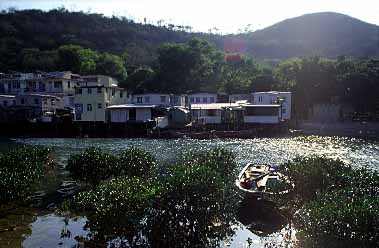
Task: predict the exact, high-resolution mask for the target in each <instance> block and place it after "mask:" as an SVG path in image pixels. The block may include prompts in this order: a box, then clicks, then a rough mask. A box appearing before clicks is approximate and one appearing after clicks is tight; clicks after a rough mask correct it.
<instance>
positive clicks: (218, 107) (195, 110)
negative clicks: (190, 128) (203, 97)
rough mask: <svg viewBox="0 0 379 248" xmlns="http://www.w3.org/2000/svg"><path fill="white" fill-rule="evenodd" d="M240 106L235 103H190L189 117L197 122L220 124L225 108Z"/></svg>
mask: <svg viewBox="0 0 379 248" xmlns="http://www.w3.org/2000/svg"><path fill="white" fill-rule="evenodd" d="M236 107H240V105H239V104H237V103H207V104H191V109H190V110H191V119H192V121H194V122H196V123H198V124H205V125H206V124H221V123H222V112H223V111H224V110H225V109H226V108H236Z"/></svg>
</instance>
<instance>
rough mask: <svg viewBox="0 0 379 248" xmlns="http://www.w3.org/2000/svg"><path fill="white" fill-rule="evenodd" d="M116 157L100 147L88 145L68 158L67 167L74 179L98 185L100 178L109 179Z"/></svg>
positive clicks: (114, 166)
mask: <svg viewBox="0 0 379 248" xmlns="http://www.w3.org/2000/svg"><path fill="white" fill-rule="evenodd" d="M117 163H118V159H117V157H116V156H114V155H111V154H109V153H107V152H103V151H102V150H101V149H100V148H97V147H90V148H87V149H86V150H85V151H84V152H83V153H80V154H75V155H73V156H71V157H70V158H69V160H68V164H67V167H66V168H67V169H68V171H69V172H70V175H71V177H72V178H73V179H74V180H78V181H82V182H86V183H89V184H90V186H92V187H93V186H96V185H98V184H99V183H100V182H101V181H102V180H105V179H109V178H110V177H111V176H112V174H113V172H114V170H115V168H117Z"/></svg>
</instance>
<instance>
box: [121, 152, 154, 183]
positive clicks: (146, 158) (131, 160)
mask: <svg viewBox="0 0 379 248" xmlns="http://www.w3.org/2000/svg"><path fill="white" fill-rule="evenodd" d="M156 165H157V162H156V160H155V158H154V157H153V156H152V155H151V154H150V153H149V152H147V151H145V150H142V149H140V148H137V147H131V148H128V149H127V150H125V151H123V152H122V153H121V154H120V155H119V160H118V165H117V170H116V171H115V172H114V175H115V176H119V175H123V176H136V177H143V178H150V177H151V176H153V175H154V174H156V171H155V170H156Z"/></svg>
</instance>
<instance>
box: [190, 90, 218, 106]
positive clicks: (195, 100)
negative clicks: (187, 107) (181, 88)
mask: <svg viewBox="0 0 379 248" xmlns="http://www.w3.org/2000/svg"><path fill="white" fill-rule="evenodd" d="M216 102H217V93H210V92H195V93H192V94H188V103H189V104H201V103H216Z"/></svg>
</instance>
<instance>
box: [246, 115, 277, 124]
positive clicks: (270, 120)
mask: <svg viewBox="0 0 379 248" xmlns="http://www.w3.org/2000/svg"><path fill="white" fill-rule="evenodd" d="M243 121H244V123H261V124H277V123H279V118H278V116H244V117H243Z"/></svg>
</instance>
